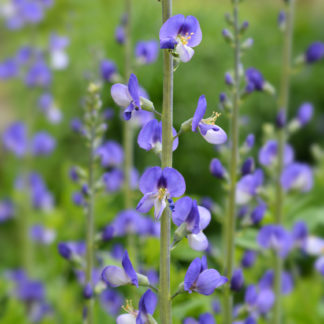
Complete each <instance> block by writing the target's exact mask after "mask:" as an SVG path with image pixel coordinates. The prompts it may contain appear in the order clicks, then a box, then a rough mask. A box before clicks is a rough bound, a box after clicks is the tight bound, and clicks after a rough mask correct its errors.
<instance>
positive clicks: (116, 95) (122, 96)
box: [110, 83, 132, 108]
mask: <svg viewBox="0 0 324 324" xmlns="http://www.w3.org/2000/svg"><path fill="white" fill-rule="evenodd" d="M110 93H111V96H112V98H113V100H114V101H115V103H116V104H117V105H118V106H120V107H124V108H126V107H128V106H129V104H130V102H131V101H132V97H131V96H130V94H129V92H128V88H127V86H125V85H124V84H121V83H116V84H114V85H113V86H112V87H111V90H110Z"/></svg>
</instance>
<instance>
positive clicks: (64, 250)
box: [57, 241, 86, 260]
mask: <svg viewBox="0 0 324 324" xmlns="http://www.w3.org/2000/svg"><path fill="white" fill-rule="evenodd" d="M57 248H58V252H59V254H60V255H61V256H62V257H63V258H64V259H66V260H72V259H73V258H74V257H82V256H84V255H85V253H86V245H85V242H84V241H79V242H60V243H59V244H58V246H57Z"/></svg>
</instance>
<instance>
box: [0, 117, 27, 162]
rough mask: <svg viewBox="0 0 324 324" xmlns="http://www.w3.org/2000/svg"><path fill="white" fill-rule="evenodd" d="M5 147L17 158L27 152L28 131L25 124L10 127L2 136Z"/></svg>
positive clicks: (14, 124) (19, 123)
mask: <svg viewBox="0 0 324 324" xmlns="http://www.w3.org/2000/svg"><path fill="white" fill-rule="evenodd" d="M2 141H3V145H4V147H5V148H6V149H7V150H8V151H11V152H13V153H14V154H15V155H16V156H18V157H22V156H24V155H25V154H26V152H27V147H28V142H27V141H28V140H27V129H26V126H25V124H24V123H23V122H14V123H13V124H11V125H9V126H8V127H7V129H6V130H5V131H4V133H3V135H2Z"/></svg>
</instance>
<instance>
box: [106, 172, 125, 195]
mask: <svg viewBox="0 0 324 324" xmlns="http://www.w3.org/2000/svg"><path fill="white" fill-rule="evenodd" d="M102 181H103V183H104V185H105V187H106V191H107V192H116V191H119V190H120V189H121V187H122V185H123V181H124V174H123V171H122V170H120V169H117V168H114V169H112V170H111V171H109V172H105V173H104V174H103V175H102Z"/></svg>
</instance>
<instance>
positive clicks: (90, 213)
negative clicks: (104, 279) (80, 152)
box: [86, 125, 95, 324]
mask: <svg viewBox="0 0 324 324" xmlns="http://www.w3.org/2000/svg"><path fill="white" fill-rule="evenodd" d="M94 142H95V126H94V125H93V126H92V127H91V137H90V151H89V178H88V190H89V197H88V206H87V216H86V218H87V220H86V245H87V254H86V283H87V284H88V283H90V284H91V283H92V269H93V262H94V190H95V188H94V162H95V161H94V150H95V148H94ZM93 301H94V300H93V298H91V299H89V300H88V301H87V317H86V323H87V324H92V323H93V322H94V320H93V316H94V314H93V306H94V303H93Z"/></svg>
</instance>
